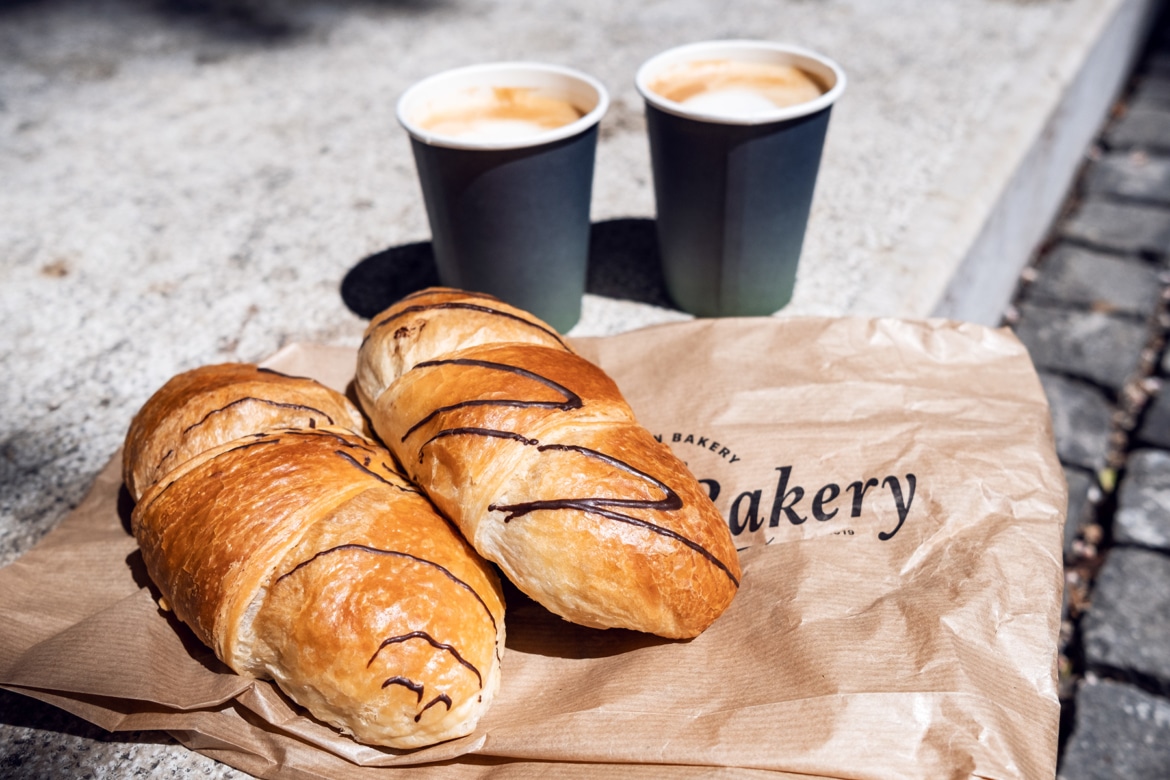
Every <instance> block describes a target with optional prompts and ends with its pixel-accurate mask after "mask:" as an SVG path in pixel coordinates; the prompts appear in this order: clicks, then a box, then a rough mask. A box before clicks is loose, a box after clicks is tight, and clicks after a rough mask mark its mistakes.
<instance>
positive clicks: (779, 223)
mask: <svg viewBox="0 0 1170 780" xmlns="http://www.w3.org/2000/svg"><path fill="white" fill-rule="evenodd" d="M635 84H636V86H637V89H638V91H639V93H640V94H641V95H642V97H643V99H644V101H645V107H646V122H647V132H648V134H649V141H650V153H651V163H652V167H653V172H654V193H655V203H656V207H657V216H656V223H657V232H658V241H659V249H660V253H661V257H662V263H663V273H664V276H665V279H666V285H667V290H668V292H669V293H670V295H671V297H672V298H673V299H674V301H675V303H677V304H678V305H679V306H680V307H681V308H682V309H684V310H685V311H688V312H691V313H692V314H695V315H698V316H749V315H768V314H773V313H775V312H776V311H778V310H779V309H781V308H783V307H784V306H785V305H786V304H787V303H788V302H789V301H790V300H791V298H792V291H793V288H794V286H795V282H796V271H797V266H798V262H799V259H800V253H801V249H802V246H803V243H804V234H805V229H806V226H807V223H808V215H809V212H810V210H811V206H812V197H813V191H814V189H815V184H816V178H817V173H818V170H819V167H820V158H821V151H822V149H823V146H824V139H825V134H826V132H827V129H828V122H829V113H830V110H831V108H832V106H833V104H834V103H835V102H836V101H837V99H838V98H839V97H840V96H841V94H842V92H843V91H844V89H845V73H844V71H843V70H842V69H841V68H840V66H838V65H837V64H836V63H834V62H833V61H832V60H830V59H828V58H827V57H824V56H822V55H820V54H817V53H815V52H812V51H810V50H808V49H804V48H801V47H797V46H789V45H785V44H780V43H772V42H767V41H744V40H735V41H706V42H701V43H694V44H689V45H685V46H680V47H677V48H674V49H670V50H668V51H665V52H663V53H661V54H659V55H657V56H655V57H653V58H651V59H650V60H648V61H646V62H645V63H644V64H643V65H642V66H641V67H640V68H639V70H638V72H637V75H636V77H635Z"/></svg>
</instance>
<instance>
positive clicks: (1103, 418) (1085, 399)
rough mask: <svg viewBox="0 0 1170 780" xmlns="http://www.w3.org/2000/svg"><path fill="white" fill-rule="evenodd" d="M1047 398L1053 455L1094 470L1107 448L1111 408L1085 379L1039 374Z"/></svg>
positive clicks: (1103, 461) (1099, 466) (1063, 460)
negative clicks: (1050, 418)
mask: <svg viewBox="0 0 1170 780" xmlns="http://www.w3.org/2000/svg"><path fill="white" fill-rule="evenodd" d="M1040 384H1041V385H1042V386H1043V387H1044V394H1045V395H1046V396H1047V398H1048V406H1049V409H1050V412H1051V415H1052V428H1053V433H1054V435H1055V438H1056V454H1057V456H1058V457H1059V458H1060V461H1061V463H1064V464H1066V465H1072V466H1079V467H1081V468H1083V469H1087V470H1089V471H1091V472H1096V471H1097V470H1098V469H1100V468H1102V467H1103V466H1104V465H1105V456H1106V454H1107V453H1108V451H1109V429H1110V418H1111V414H1112V407H1111V406H1110V404H1109V401H1108V399H1106V398H1105V394H1104V393H1103V392H1101V390H1100V389H1098V388H1096V387H1093V386H1092V385H1089V384H1087V383H1085V382H1080V381H1078V380H1075V379H1069V378H1067V377H1063V376H1059V375H1056V374H1049V373H1044V372H1041V373H1040Z"/></svg>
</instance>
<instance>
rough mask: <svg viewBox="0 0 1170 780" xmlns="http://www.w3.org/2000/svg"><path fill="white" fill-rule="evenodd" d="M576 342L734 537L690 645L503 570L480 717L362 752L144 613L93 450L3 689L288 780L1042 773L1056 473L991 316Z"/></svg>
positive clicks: (37, 556) (33, 582)
mask: <svg viewBox="0 0 1170 780" xmlns="http://www.w3.org/2000/svg"><path fill="white" fill-rule="evenodd" d="M574 346H575V347H576V348H577V349H578V351H580V352H581V354H583V355H584V356H585V357H587V358H589V359H591V360H593V361H594V362H597V363H598V364H600V365H601V366H602V367H603V368H604V369H605V370H606V371H608V372H609V373H610V375H611V376H613V377H614V379H615V380H616V381H617V382H618V384H619V386H620V387H621V388H622V390H623V392H624V393H625V395H626V397H627V399H628V400H629V401H630V403H631V405H632V406H633V408H634V410H635V412H636V413H637V414H638V416H639V419H640V420H641V421H642V423H643V424H644V425H645V426H646V427H647V428H649V429H650V430H651V431H652V432H653V433H654V434H655V435H657V436H659V437H660V438H661V439H662V440H663V441H665V442H667V443H668V444H669V445H670V446H671V447H672V448H673V449H674V450H675V452H676V453H677V454H678V455H679V456H681V457H682V459H683V460H684V461H686V462H687V463H688V465H689V467H690V468H691V470H692V471H693V472H694V473H695V476H696V477H698V478H699V479H700V480H701V481H702V482H703V483H704V484H705V485H706V486H707V488H708V491H709V493H710V494H711V495H712V497H713V498H714V500H715V503H716V505H717V506H718V507H719V508H720V510H721V511H722V512H723V514H724V516H725V517H726V518H727V520H728V523H729V524H730V527H731V529H732V532H733V534H734V535H735V538H736V540H737V545H738V547H739V548H740V556H741V561H742V564H743V569H744V574H743V580H742V587H741V589H740V592H739V594H738V595H737V596H736V599H735V601H734V602H733V604H732V605H731V607H730V608H729V609H728V611H727V612H726V613H725V614H724V615H723V616H722V617H721V618H720V619H719V620H718V621H716V623H715V624H714V625H713V626H712V627H711V628H710V629H709V630H708V631H706V632H705V633H704V634H702V635H701V636H699V637H698V638H696V639H694V640H691V641H686V642H676V641H668V640H663V639H660V638H657V637H653V636H648V635H642V634H638V633H635V632H629V631H623V630H611V631H598V630H593V629H587V628H581V627H577V626H573V625H571V624H568V623H565V622H563V621H561V620H560V619H559V618H556V617H555V616H553V615H551V614H549V613H548V612H546V611H545V610H544V609H543V608H541V607H540V606H538V605H537V604H535V603H534V602H532V601H530V600H528V599H527V598H526V597H524V596H523V595H522V594H520V593H519V591H517V590H515V589H514V588H510V589H508V591H507V596H508V613H507V626H508V640H507V650H506V653H505V655H504V659H503V683H502V687H501V690H500V694H499V696H498V698H497V699H496V701H495V703H494V704H493V706H492V708H491V709H490V710H489V712H488V714H487V715H486V716H485V717H484V719H483V720H482V721H481V722H480V726H479V728H478V729H477V731H476V732H475V733H474V734H472V735H470V736H468V737H465V738H462V739H458V740H454V741H451V742H447V743H444V744H441V745H436V746H433V747H430V748H424V749H421V750H415V751H395V750H389V749H382V748H375V747H371V746H367V745H361V744H358V743H356V742H354V741H353V740H351V739H349V738H347V737H344V736H342V735H340V734H339V733H337V732H335V731H334V730H333V729H331V728H329V727H328V726H325V725H323V724H321V723H318V722H316V721H314V720H313V719H312V718H310V717H309V716H307V715H306V714H305V713H304V712H303V711H302V710H300V709H299V708H298V707H297V706H296V705H295V704H293V703H291V702H290V701H289V700H288V699H286V698H285V697H284V696H283V695H282V694H281V693H280V692H279V690H277V689H276V688H275V687H274V686H273V685H271V684H270V683H268V682H263V681H255V680H248V679H245V678H242V677H239V676H237V675H235V674H233V673H232V672H231V671H230V670H228V669H227V668H226V667H225V666H224V665H223V664H221V663H220V662H219V661H218V660H216V658H215V657H214V655H213V654H212V653H211V651H210V650H208V649H207V648H205V647H203V646H202V645H201V644H200V643H199V642H198V641H197V640H196V639H195V638H194V636H193V635H192V634H191V632H190V631H189V630H188V629H187V628H186V627H185V626H183V625H182V624H180V623H178V622H177V621H176V620H175V619H174V618H173V616H171V615H169V614H168V613H164V612H162V611H160V610H159V609H158V607H157V605H156V603H155V598H156V596H157V594H156V593H155V592H154V590H153V586H152V585H151V583H150V582H149V579H148V577H147V576H146V573H145V569H144V567H143V565H142V559H141V556H140V554H139V553H138V551H137V547H136V545H135V542H134V539H133V538H132V537H131V536H130V534H129V532H128V518H129V511H130V508H131V507H130V504H129V499H128V497H127V494H126V493H125V491H124V489H123V487H122V485H121V478H120V473H119V467H118V464H119V462H120V461H119V459H118V457H117V456H114V457H113V459H112V460H111V462H110V465H109V466H108V467H107V468H106V469H105V471H103V472H102V474H101V475H100V477H99V478H98V479H97V481H96V483H95V484H94V486H93V489H92V492H91V493H90V495H89V496H88V498H87V499H86V500H85V501H84V503H83V504H82V505H81V506H79V507H78V508H77V509H76V510H75V511H74V512H73V513H71V514H70V516H69V517H68V518H66V519H65V520H64V521H63V522H62V523H61V525H60V526H59V527H58V528H57V529H55V530H54V531H53V532H51V533H50V534H49V535H48V536H46V537H45V539H44V540H43V541H42V542H41V544H39V545H38V546H37V547H36V548H35V549H34V550H32V551H31V552H29V553H28V554H26V555H25V556H23V557H22V558H20V559H18V560H17V561H16V562H14V563H13V564H11V565H9V566H8V567H6V568H5V569H3V570H0V685H3V686H4V687H6V688H9V689H10V690H13V691H17V692H20V693H23V694H26V695H28V696H32V697H35V698H38V699H41V700H43V701H46V702H50V703H51V704H53V705H56V706H58V707H61V708H63V709H65V710H68V711H70V712H72V713H74V714H76V715H78V716H80V717H82V718H85V719H86V720H89V721H91V722H93V723H95V724H98V725H100V726H102V727H104V728H107V729H110V730H113V731H117V730H124V729H125V730H142V729H153V730H163V731H167V732H169V733H171V734H172V735H173V736H174V737H175V738H177V739H178V740H179V741H180V742H181V743H183V744H184V745H186V746H188V747H189V748H191V749H192V750H196V751H199V752H200V753H204V754H206V755H208V756H211V757H213V758H216V759H219V760H221V761H223V762H225V763H227V764H230V765H232V766H234V767H236V768H239V769H241V770H243V771H246V772H249V773H251V774H254V775H256V776H258V777H263V778H276V777H278V776H279V777H280V778H282V780H283V779H285V778H306V779H308V778H362V777H366V776H370V777H375V776H376V777H386V776H387V773H386V770H385V769H383V768H384V767H397V768H398V771H399V772H400V773H402V776H404V777H416V776H418V777H424V778H432V777H433V778H480V777H507V778H512V777H516V778H527V777H538V776H539V777H550V776H557V777H566V776H569V777H590V778H593V777H608V776H613V777H619V776H620V777H622V778H638V777H642V776H645V777H660V776H662V775H663V774H664V773H665V772H666V771H669V773H670V776H672V777H691V776H696V777H698V776H701V777H709V776H712V775H716V776H729V777H740V776H743V777H755V776H757V775H759V776H767V777H800V778H810V777H811V778H899V779H902V778H945V777H986V778H1009V777H1012V778H1014V777H1026V778H1036V777H1051V776H1053V775H1054V774H1055V766H1056V745H1057V730H1058V720H1059V712H1060V705H1059V702H1058V699H1057V693H1056V656H1057V634H1058V630H1059V624H1060V605H1061V588H1062V566H1061V536H1062V524H1063V522H1064V511H1065V501H1066V487H1065V482H1064V477H1063V472H1062V470H1061V468H1060V465H1059V462H1058V461H1057V458H1056V454H1055V448H1054V445H1053V439H1052V430H1051V424H1050V418H1049V412H1048V406H1047V402H1046V400H1045V396H1044V393H1043V391H1042V389H1041V386H1040V383H1039V380H1038V378H1037V376H1036V374H1035V370H1034V368H1033V366H1032V363H1031V361H1030V360H1029V358H1028V355H1027V352H1026V350H1025V349H1024V348H1023V346H1022V345H1021V344H1020V343H1019V341H1018V340H1017V339H1016V338H1015V337H1014V336H1013V335H1012V334H1011V333H1010V332H1008V331H1006V330H998V329H990V328H984V327H980V326H976V325H969V324H960V323H953V322H945V321H923V322H909V321H901V320H888V319H876V320H873V319H860V318H846V319H827V318H794V319H776V318H744V319H722V320H696V321H692V322H686V323H679V324H670V325H662V326H656V327H652V328H647V329H644V330H641V331H635V332H631V333H626V334H623V335H619V336H611V337H605V338H593V339H578V340H576V341H574ZM354 361H355V354H354V352H353V351H352V350H348V349H340V348H325V347H316V346H311V345H293V346H291V347H288V348H286V349H284V350H282V351H281V352H280V353H279V354H277V355H276V356H274V357H273V358H272V359H271V361H269V363H268V365H270V366H272V367H274V368H278V369H280V370H283V371H286V372H288V373H294V374H301V375H309V376H313V377H316V378H318V379H320V380H322V381H324V382H326V383H327V384H330V385H332V386H334V387H337V388H339V389H344V388H345V387H346V386H347V385H348V383H349V382H350V380H351V378H352V376H353V367H354ZM127 424H129V421H127ZM395 776H398V775H395Z"/></svg>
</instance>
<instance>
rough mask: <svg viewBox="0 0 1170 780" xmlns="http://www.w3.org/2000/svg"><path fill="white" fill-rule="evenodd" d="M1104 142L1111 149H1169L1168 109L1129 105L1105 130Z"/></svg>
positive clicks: (1169, 124) (1169, 115) (1169, 125)
mask: <svg viewBox="0 0 1170 780" xmlns="http://www.w3.org/2000/svg"><path fill="white" fill-rule="evenodd" d="M1105 143H1106V144H1108V145H1109V147H1111V148H1113V149H1146V150H1149V151H1152V152H1154V151H1168V150H1170V109H1165V108H1156V107H1148V106H1146V105H1141V106H1134V107H1131V108H1130V109H1129V110H1128V111H1126V112H1125V114H1124V115H1123V116H1122V117H1121V119H1119V120H1117V122H1116V123H1115V124H1113V126H1111V127H1110V128H1109V129H1108V130H1106V132H1105Z"/></svg>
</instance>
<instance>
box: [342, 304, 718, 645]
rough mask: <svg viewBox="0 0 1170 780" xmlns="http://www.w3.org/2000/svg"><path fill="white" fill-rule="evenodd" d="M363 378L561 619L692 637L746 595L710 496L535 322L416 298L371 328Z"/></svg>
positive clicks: (417, 462) (388, 420)
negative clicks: (741, 590)
mask: <svg viewBox="0 0 1170 780" xmlns="http://www.w3.org/2000/svg"><path fill="white" fill-rule="evenodd" d="M355 384H356V392H357V397H358V400H359V403H360V404H361V405H362V407H363V408H364V409H365V411H366V414H367V416H368V417H369V418H370V420H371V422H372V425H373V427H374V429H375V431H376V432H377V434H378V435H379V437H380V438H381V439H382V440H383V442H384V443H385V444H386V445H387V446H388V447H389V448H390V450H391V451H392V452H393V453H394V454H395V456H396V457H397V459H398V461H399V462H400V463H401V464H402V465H403V468H404V469H406V471H407V472H408V475H409V476H410V478H411V480H412V481H413V482H415V483H416V484H418V485H419V486H421V487H422V489H423V490H424V491H425V492H426V494H427V495H428V496H429V497H430V499H431V500H432V501H433V502H434V503H435V505H436V506H437V507H438V508H439V510H440V511H441V512H442V513H443V514H445V515H446V516H447V517H450V518H452V519H453V520H454V521H455V522H456V523H457V524H458V526H459V528H460V530H462V532H463V534H464V535H465V536H466V537H467V539H468V540H469V541H470V542H471V544H472V546H474V547H475V549H476V550H478V551H479V552H480V553H481V554H482V555H483V556H484V557H485V558H487V559H488V560H491V561H493V562H495V563H496V564H498V566H499V567H500V569H501V570H502V571H503V572H504V573H505V574H506V575H507V577H508V578H509V579H510V580H512V582H513V583H515V585H516V586H517V587H518V588H519V589H520V590H521V591H523V592H524V593H526V594H527V595H528V596H530V597H531V598H532V599H534V600H535V601H537V602H539V603H541V604H543V605H544V606H545V607H547V608H548V609H549V610H550V611H552V612H554V613H556V614H558V615H560V616H561V617H563V618H565V619H567V620H570V621H572V622H575V623H579V624H582V625H585V626H591V627H596V628H614V627H621V628H629V629H634V630H638V631H644V632H649V633H653V634H658V635H661V636H664V637H670V638H687V637H693V636H696V635H698V634H699V633H701V632H702V631H704V630H705V629H706V628H707V627H708V626H710V624H711V623H712V622H714V620H715V619H716V618H717V617H718V616H719V615H720V614H721V613H722V612H723V611H724V610H725V609H726V608H727V606H728V605H729V604H730V603H731V601H732V599H733V597H734V596H735V593H736V591H737V589H738V587H739V578H740V576H741V573H740V567H739V561H738V557H737V553H736V550H735V547H734V544H733V542H732V539H731V533H730V530H729V529H728V527H727V524H726V523H725V522H724V520H723V518H722V516H721V515H720V514H719V511H718V510H717V509H716V508H715V506H714V504H713V503H712V502H711V500H710V499H709V498H708V496H707V493H706V491H705V490H704V489H703V487H702V486H701V485H700V484H699V483H698V481H697V480H696V479H695V478H694V476H693V475H691V473H690V472H689V471H688V470H687V468H686V466H685V465H684V464H683V463H682V462H681V461H680V460H679V459H678V458H677V457H675V456H674V455H673V454H672V453H671V451H670V449H669V448H668V447H667V446H666V445H664V444H663V443H661V442H659V441H658V440H657V439H655V438H654V436H653V435H652V434H651V433H650V432H649V431H648V430H646V429H645V428H644V427H642V426H641V425H640V424H639V423H638V422H637V421H636V420H635V418H634V414H633V412H632V411H631V409H630V407H629V405H628V404H627V403H626V401H625V400H624V399H623V398H622V395H621V393H620V391H619V390H618V388H617V386H616V385H615V383H614V382H613V380H612V379H610V377H609V376H607V375H606V374H605V373H604V372H603V371H602V370H601V369H600V368H598V367H597V366H595V365H593V364H591V363H589V362H588V361H586V360H585V359H584V358H581V357H580V356H579V355H577V354H576V353H574V352H573V351H572V350H571V349H570V347H569V346H568V345H567V344H566V343H565V342H564V341H563V340H562V338H561V337H560V336H559V335H558V334H557V333H556V332H555V331H554V330H553V329H552V328H551V327H549V326H548V325H547V324H546V323H544V322H542V321H540V320H539V319H537V318H536V317H534V316H532V315H531V314H529V313H527V312H524V311H522V310H519V309H516V308H514V307H512V306H509V305H507V304H504V303H502V302H500V301H498V300H496V299H494V298H491V297H487V296H483V295H475V294H471V293H466V292H463V291H459V290H453V289H448V288H431V289H428V290H424V291H422V292H420V293H416V294H415V295H413V296H409V297H407V298H404V299H403V300H401V301H399V302H398V303H396V304H394V305H393V306H391V307H390V308H389V309H387V310H386V311H385V312H383V313H382V314H381V315H379V316H377V317H375V318H373V319H372V320H371V322H370V324H369V326H368V327H367V329H366V332H365V337H364V340H363V342H362V345H361V347H360V349H359V351H358V365H357V372H356V383H355Z"/></svg>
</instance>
